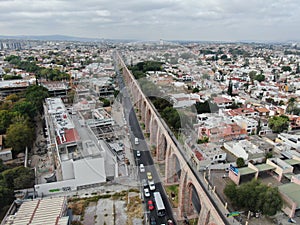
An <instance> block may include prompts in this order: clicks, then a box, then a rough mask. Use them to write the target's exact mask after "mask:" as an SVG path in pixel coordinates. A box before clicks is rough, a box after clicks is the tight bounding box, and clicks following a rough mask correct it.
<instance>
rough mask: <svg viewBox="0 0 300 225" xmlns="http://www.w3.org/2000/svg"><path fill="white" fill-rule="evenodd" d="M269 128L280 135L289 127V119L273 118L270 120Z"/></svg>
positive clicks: (284, 117) (283, 117)
mask: <svg viewBox="0 0 300 225" xmlns="http://www.w3.org/2000/svg"><path fill="white" fill-rule="evenodd" d="M268 124H269V127H270V128H271V129H272V131H273V132H274V133H280V132H282V131H284V130H287V129H288V127H289V118H288V117H287V116H285V115H280V116H273V117H271V118H269V120H268Z"/></svg>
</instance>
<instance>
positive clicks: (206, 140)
mask: <svg viewBox="0 0 300 225" xmlns="http://www.w3.org/2000/svg"><path fill="white" fill-rule="evenodd" d="M208 142H209V137H206V136H205V137H203V138H201V139H198V140H197V144H203V143H208Z"/></svg>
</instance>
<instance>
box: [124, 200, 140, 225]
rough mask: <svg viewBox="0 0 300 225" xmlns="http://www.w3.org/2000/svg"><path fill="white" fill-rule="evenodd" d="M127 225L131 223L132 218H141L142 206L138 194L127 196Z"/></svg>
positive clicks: (131, 224)
mask: <svg viewBox="0 0 300 225" xmlns="http://www.w3.org/2000/svg"><path fill="white" fill-rule="evenodd" d="M127 216H128V217H127V221H126V224H127V225H133V222H132V219H133V218H141V219H142V218H143V216H144V211H143V207H142V200H141V199H140V197H139V196H133V197H130V198H129V202H128V204H127Z"/></svg>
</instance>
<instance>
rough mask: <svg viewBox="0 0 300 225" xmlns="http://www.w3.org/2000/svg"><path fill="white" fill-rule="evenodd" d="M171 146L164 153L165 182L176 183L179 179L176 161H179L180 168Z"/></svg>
mask: <svg viewBox="0 0 300 225" xmlns="http://www.w3.org/2000/svg"><path fill="white" fill-rule="evenodd" d="M172 152H174V151H173V150H172V148H171V147H170V148H168V150H167V154H166V162H165V165H166V167H165V174H166V179H165V180H166V181H165V182H166V183H177V182H179V181H180V178H179V175H178V172H179V171H178V167H176V166H177V163H179V168H180V170H181V165H180V162H179V160H178V158H177V156H176V154H175V153H173V154H172Z"/></svg>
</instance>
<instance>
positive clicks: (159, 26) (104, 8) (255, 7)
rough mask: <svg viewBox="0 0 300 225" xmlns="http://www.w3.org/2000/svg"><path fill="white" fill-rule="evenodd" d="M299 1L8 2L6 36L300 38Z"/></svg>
mask: <svg viewBox="0 0 300 225" xmlns="http://www.w3.org/2000/svg"><path fill="white" fill-rule="evenodd" d="M299 8H300V7H299V4H298V2H297V1H296V0H277V1H272V0H266V1H258V0H251V1H247V2H245V1H238V0H233V1H228V0H213V1H212V0H205V1H195V0H185V1H184V0H154V1H151V2H150V1H138V0H130V1H126V2H116V1H108V0H87V1H84V2H83V1H78V0H74V1H68V0H51V1H47V2H45V1H41V0H34V1H29V0H25V1H24V0H22V1H21V0H15V1H11V0H4V1H2V2H1V8H0V12H1V13H0V30H1V31H2V32H1V35H25V36H26V35H68V36H76V37H87V38H105V39H139V40H159V39H165V40H203V41H241V40H250V41H251V40H255V41H287V40H299V37H300V29H299V25H298V24H299V22H300V15H299V14H298V13H297V12H298V11H299Z"/></svg>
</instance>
